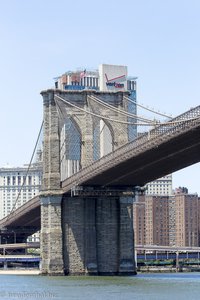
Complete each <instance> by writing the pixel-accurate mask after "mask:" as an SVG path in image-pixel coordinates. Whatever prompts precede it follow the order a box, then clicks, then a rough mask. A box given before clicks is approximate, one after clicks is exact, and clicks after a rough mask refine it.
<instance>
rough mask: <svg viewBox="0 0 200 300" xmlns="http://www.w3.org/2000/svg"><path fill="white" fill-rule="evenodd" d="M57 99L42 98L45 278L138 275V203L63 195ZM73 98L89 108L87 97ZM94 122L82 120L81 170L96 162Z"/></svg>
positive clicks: (50, 92) (104, 196) (50, 93)
mask: <svg viewBox="0 0 200 300" xmlns="http://www.w3.org/2000/svg"><path fill="white" fill-rule="evenodd" d="M54 93H55V91H54V90H48V91H44V92H42V93H41V94H42V96H43V105H44V139H43V141H44V143H43V182H42V191H41V194H40V202H41V257H42V263H41V274H48V275H85V274H86V275H87V274H91V275H130V274H135V273H136V272H135V262H134V237H133V215H132V202H133V198H131V197H127V196H124V194H123V192H122V193H121V192H120V193H119V194H118V193H117V192H116V193H115V192H114V194H112V195H111V194H110V193H108V194H106V193H105V191H104V189H103V188H102V187H99V190H100V191H99V193H97V194H96V193H95V195H94V194H90V193H89V194H88V193H86V194H84V193H83V194H78V195H71V194H65V195H64V194H63V193H62V189H61V183H60V180H61V175H60V136H59V120H58V113H57V108H56V103H55V98H54ZM72 96H73V97H75V96H76V97H78V99H79V101H80V102H81V101H82V102H83V105H86V102H87V101H86V100H84V99H85V97H86V96H87V95H86V93H85V92H83V93H82V94H81V93H80V92H78V93H76V94H75V96H74V95H72ZM108 96H109V97H110V98H109V99H113V101H114V100H115V101H118V102H119V103H121V101H122V96H123V95H122V94H120V95H118V96H117V100H116V99H115V96H114V95H113V94H108V95H106V97H108ZM119 96H120V98H119ZM118 98H119V99H118ZM82 102H81V103H82ZM84 103H85V104H84ZM79 117H80V116H79ZM91 122H92V120H91V118H88V117H87V116H82V124H80V125H81V126H80V128H83V132H82V144H81V145H82V146H81V147H82V151H81V153H82V154H81V165H82V167H84V166H85V164H86V165H87V163H88V161H90V162H91V161H92V159H93V152H92V149H93V127H92V124H91ZM120 136H122V135H120V132H116V133H115V140H116V139H117V137H120ZM118 143H120V140H119V141H118ZM90 188H93V187H90ZM83 192H84V191H83Z"/></svg>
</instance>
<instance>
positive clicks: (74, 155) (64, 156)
mask: <svg viewBox="0 0 200 300" xmlns="http://www.w3.org/2000/svg"><path fill="white" fill-rule="evenodd" d="M60 159H61V181H62V180H64V179H66V178H68V177H70V176H72V175H73V174H75V173H77V172H78V171H79V170H80V162H81V131H80V128H79V126H78V125H77V123H76V122H75V120H74V119H72V118H67V119H66V120H65V123H64V125H63V127H62V130H61V136H60Z"/></svg>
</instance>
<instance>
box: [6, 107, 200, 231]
mask: <svg viewBox="0 0 200 300" xmlns="http://www.w3.org/2000/svg"><path fill="white" fill-rule="evenodd" d="M184 116H185V117H186V118H189V117H190V118H191V119H190V120H187V121H182V122H181V123H178V121H180V120H183V119H184ZM192 117H193V119H192ZM199 117H200V106H198V107H197V108H194V109H191V110H190V111H189V112H186V113H185V114H182V115H180V116H178V117H177V118H175V119H174V120H173V121H175V123H174V125H173V126H171V125H169V126H168V125H160V126H157V127H156V128H155V129H153V130H151V131H149V132H148V133H145V134H144V135H142V136H140V137H138V138H137V139H136V140H134V141H132V142H130V143H128V144H126V145H124V146H122V147H120V148H118V149H117V150H115V151H114V152H112V153H110V154H108V155H106V156H104V157H103V158H101V159H100V160H98V161H96V162H94V163H92V164H91V165H89V166H88V167H85V168H83V169H82V170H80V171H79V172H78V173H76V174H75V175H73V176H71V177H70V178H68V179H66V180H65V181H63V182H62V183H61V188H62V192H63V194H71V190H72V189H74V187H76V186H81V187H87V186H89V187H91V186H92V187H104V188H106V187H114V188H115V187H120V186H121V187H127V186H129V187H133V186H144V185H145V184H146V183H148V182H150V181H152V180H155V179H157V178H159V177H162V176H164V175H167V174H169V173H172V172H174V171H177V170H179V169H182V168H185V167H187V166H190V165H192V164H195V163H197V162H199V161H200V118H199ZM19 226H24V227H30V228H33V230H34V231H36V230H39V229H40V201H39V196H37V197H35V198H33V199H31V200H30V201H29V202H27V203H25V204H24V205H23V206H21V207H20V208H18V209H17V210H15V211H14V212H13V213H12V214H10V215H8V216H7V217H6V218H4V219H2V220H1V221H0V228H4V227H7V228H9V227H10V228H16V227H19Z"/></svg>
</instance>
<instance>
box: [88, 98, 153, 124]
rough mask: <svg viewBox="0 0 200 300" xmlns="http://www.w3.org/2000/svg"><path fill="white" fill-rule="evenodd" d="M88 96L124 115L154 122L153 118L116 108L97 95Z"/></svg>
mask: <svg viewBox="0 0 200 300" xmlns="http://www.w3.org/2000/svg"><path fill="white" fill-rule="evenodd" d="M88 97H89V98H90V99H92V100H93V101H95V102H97V103H99V104H101V105H102V106H104V107H107V108H110V109H111V110H113V111H116V112H118V113H120V114H122V115H125V116H127V117H129V118H133V119H138V120H142V121H144V122H147V123H152V122H154V121H153V120H150V119H146V118H143V117H139V116H137V115H135V114H132V113H129V112H126V111H124V110H121V109H119V108H116V107H114V106H112V105H110V104H109V103H105V102H104V101H102V100H100V99H99V98H97V97H95V96H88Z"/></svg>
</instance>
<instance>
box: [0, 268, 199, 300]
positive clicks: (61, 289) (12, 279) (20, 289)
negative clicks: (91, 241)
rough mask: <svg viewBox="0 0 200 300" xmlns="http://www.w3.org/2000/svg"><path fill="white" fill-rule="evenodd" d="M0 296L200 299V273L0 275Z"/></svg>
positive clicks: (12, 298) (61, 299) (91, 299)
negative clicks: (121, 275)
mask: <svg viewBox="0 0 200 300" xmlns="http://www.w3.org/2000/svg"><path fill="white" fill-rule="evenodd" d="M0 299H9V300H15V299H26V300H35V299H37V300H38V299H45V300H50V299H55V300H65V299H70V300H79V299H81V300H86V299H88V300H118V299H120V300H126V299H127V300H128V299H129V300H130V299H137V300H146V299H147V300H156V299H158V300H162V299H164V300H168V299H169V300H173V299H176V300H177V299H181V300H184V299H187V300H193V299H200V273H168V274H164V273H162V274H161V273H159V274H158V273H157V274H138V275H137V276H131V277H46V276H39V275H34V276H33V275H26V276H24V275H0Z"/></svg>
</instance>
